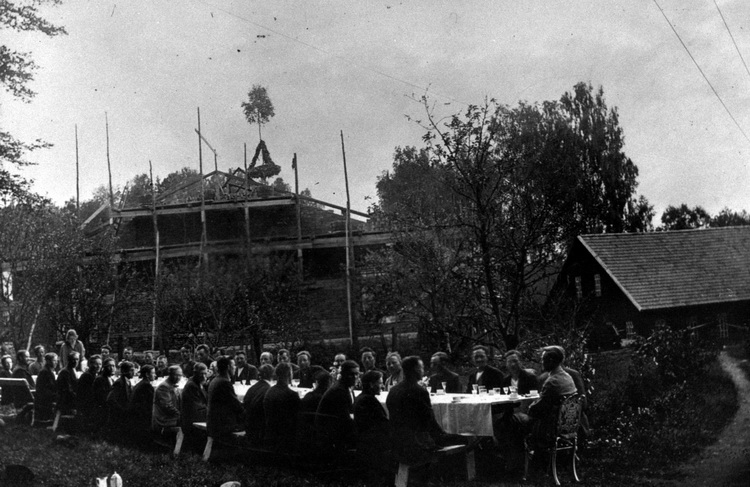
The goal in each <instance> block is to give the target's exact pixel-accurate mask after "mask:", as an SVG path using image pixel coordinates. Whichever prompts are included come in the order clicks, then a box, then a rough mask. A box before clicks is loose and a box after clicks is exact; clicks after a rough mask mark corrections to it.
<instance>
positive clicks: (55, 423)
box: [52, 409, 62, 431]
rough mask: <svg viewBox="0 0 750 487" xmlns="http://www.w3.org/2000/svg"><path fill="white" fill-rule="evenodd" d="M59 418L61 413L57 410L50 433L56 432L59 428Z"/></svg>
mask: <svg viewBox="0 0 750 487" xmlns="http://www.w3.org/2000/svg"><path fill="white" fill-rule="evenodd" d="M60 416H62V413H61V412H60V410H59V409H58V410H57V414H55V421H54V422H53V423H52V431H57V427H58V426H60Z"/></svg>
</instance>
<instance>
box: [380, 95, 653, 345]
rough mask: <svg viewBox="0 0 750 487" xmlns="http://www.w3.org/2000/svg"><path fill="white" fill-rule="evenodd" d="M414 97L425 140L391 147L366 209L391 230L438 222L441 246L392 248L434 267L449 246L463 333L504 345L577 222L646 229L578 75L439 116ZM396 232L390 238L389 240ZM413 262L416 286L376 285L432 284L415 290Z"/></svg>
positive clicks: (613, 138) (618, 147) (632, 173)
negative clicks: (534, 95) (541, 92)
mask: <svg viewBox="0 0 750 487" xmlns="http://www.w3.org/2000/svg"><path fill="white" fill-rule="evenodd" d="M425 106H426V109H427V117H426V119H425V121H424V122H423V126H424V127H425V128H426V129H427V134H426V135H425V137H424V140H425V142H426V147H425V148H424V149H422V150H417V149H414V148H407V149H397V151H396V157H395V162H394V167H393V170H392V171H390V172H388V173H384V174H383V176H381V177H380V178H379V180H378V183H377V188H378V194H379V197H380V201H379V202H378V204H377V205H375V206H374V208H373V210H374V214H375V215H376V216H377V217H378V221H380V222H383V223H384V224H385V225H386V226H388V225H390V227H391V228H392V229H393V228H397V229H401V230H404V231H407V232H408V228H409V227H411V228H416V229H417V230H416V231H417V232H419V231H422V230H423V229H426V228H432V229H440V230H441V232H442V234H443V235H444V237H443V238H440V239H438V241H439V242H440V243H439V245H440V246H441V247H442V248H443V249H444V251H443V252H433V251H432V250H431V247H432V246H428V245H424V244H423V245H417V246H411V247H409V248H411V249H413V251H412V252H410V253H406V254H403V255H402V257H404V258H405V257H408V259H409V260H411V261H413V262H414V263H413V265H411V266H409V265H406V264H405V263H403V262H402V263H400V264H399V266H400V267H401V268H403V269H407V268H413V269H418V268H420V265H427V262H432V264H430V265H433V266H437V267H438V268H439V266H441V265H445V264H447V263H448V262H449V261H448V260H444V259H443V260H440V259H436V258H435V256H441V255H442V256H445V255H453V256H454V257H453V259H454V262H452V265H451V266H450V267H449V268H451V269H461V274H462V277H461V278H460V279H461V280H462V285H460V286H457V287H455V288H453V290H454V291H455V292H461V293H464V294H465V295H466V299H459V300H444V303H450V302H456V303H462V304H461V305H462V306H466V305H467V303H469V304H470V306H471V309H472V311H471V312H470V313H466V312H465V311H460V312H459V313H453V314H455V315H456V316H458V315H461V316H465V315H467V314H468V315H469V316H472V319H471V320H470V321H471V323H470V327H471V328H472V329H473V333H474V339H476V340H478V341H486V342H488V343H492V342H497V341H503V342H505V344H506V346H508V347H514V346H515V345H516V344H517V343H518V342H519V340H520V339H521V338H522V336H523V332H524V329H525V327H526V326H527V323H528V322H529V320H531V319H532V316H533V315H535V314H536V313H538V311H539V310H538V308H539V303H540V301H541V299H543V298H540V296H539V294H543V288H544V286H545V283H546V282H548V281H549V280H550V278H551V276H552V275H553V274H554V273H555V272H556V270H557V265H558V264H559V263H560V262H561V260H562V258H563V257H564V250H565V249H566V247H567V245H568V244H569V243H570V242H571V241H572V240H573V239H574V238H575V237H576V236H577V235H579V234H580V233H583V232H603V231H608V232H613V231H623V230H625V229H628V230H646V229H648V225H649V224H650V220H651V217H652V215H653V207H652V206H651V205H649V204H648V201H647V200H646V199H645V198H644V197H640V198H636V196H635V188H636V186H637V180H636V179H637V174H638V172H637V168H636V167H635V165H634V164H633V162H632V161H631V160H630V159H629V158H627V157H626V156H625V155H624V153H623V151H622V149H623V135H622V129H621V128H620V127H619V124H618V119H617V112H616V110H614V109H613V110H609V109H608V108H607V106H606V103H605V102H604V96H603V91H602V90H601V89H600V90H599V91H598V92H597V93H593V89H592V88H591V86H590V85H585V84H579V85H576V87H575V93H574V94H566V95H564V96H563V99H562V100H561V101H559V102H544V103H537V104H528V103H519V104H518V106H516V107H507V106H503V105H499V104H497V103H496V102H495V101H494V100H490V101H488V102H486V103H485V104H484V105H483V106H470V107H469V108H468V109H467V110H466V111H465V112H464V113H462V114H458V115H455V116H453V117H451V118H450V119H448V121H447V122H442V121H439V120H438V118H437V117H434V116H433V115H432V113H431V111H430V109H429V107H427V105H426V104H425ZM413 236H414V235H413V233H412V235H411V236H410V237H413ZM407 240H408V239H404V237H399V239H398V240H397V242H396V246H395V247H394V250H395V251H397V252H398V251H399V250H400V249H401V248H406V246H402V242H404V241H407ZM459 246H460V247H459ZM459 248H461V250H460V251H458V252H456V250H458V249H459ZM420 251H421V252H424V255H417V254H419V252H420ZM429 254H431V255H432V257H431V256H430V255H429ZM455 259H458V261H455ZM419 262H421V264H419ZM424 271H425V272H420V273H418V274H414V273H412V274H410V275H409V276H408V277H409V279H411V280H413V279H414V276H415V275H416V276H419V275H421V274H424V280H423V281H421V283H422V285H420V286H415V285H411V286H403V287H399V286H390V287H388V286H386V287H384V288H383V289H386V290H387V289H403V291H401V290H400V291H399V292H402V293H403V294H404V296H408V297H409V299H410V300H411V302H412V303H416V304H419V303H420V302H421V301H420V300H421V299H422V298H424V297H425V296H430V295H437V292H438V291H439V289H437V288H434V287H433V288H432V292H427V291H425V289H424V288H425V286H437V281H435V280H432V281H431V280H430V278H429V276H428V274H429V272H428V271H427V270H424ZM396 279H398V280H403V281H405V282H406V281H408V280H409V279H407V278H406V276H400V277H399V276H396ZM440 285H441V286H443V289H445V287H444V286H445V283H441V284H440ZM409 289H413V290H419V291H415V292H414V293H410V292H409ZM415 293H418V295H415ZM469 295H471V296H469ZM371 301H373V302H378V300H377V299H376V298H373V299H372V300H371ZM438 313H439V314H441V315H442V316H450V315H451V313H446V312H445V311H444V310H443V311H441V310H436V312H435V313H433V314H434V315H435V316H434V317H432V318H431V319H435V318H437V314H438ZM534 319H536V318H534ZM464 321H466V320H464ZM462 333H465V330H464V331H462Z"/></svg>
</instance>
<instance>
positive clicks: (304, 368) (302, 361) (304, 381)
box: [294, 350, 315, 389]
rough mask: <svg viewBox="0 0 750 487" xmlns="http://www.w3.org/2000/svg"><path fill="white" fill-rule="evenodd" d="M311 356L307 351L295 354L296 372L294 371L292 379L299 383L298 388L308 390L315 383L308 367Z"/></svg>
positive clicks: (310, 368)
mask: <svg viewBox="0 0 750 487" xmlns="http://www.w3.org/2000/svg"><path fill="white" fill-rule="evenodd" d="M311 358H312V356H311V355H310V352H308V351H307V350H302V351H301V352H299V353H298V354H297V366H298V367H297V370H295V371H294V379H297V380H298V381H299V385H298V386H299V387H304V388H305V389H310V388H311V387H312V386H313V383H314V382H315V379H314V378H313V374H314V373H315V372H314V371H313V368H312V367H311V366H310V359H311Z"/></svg>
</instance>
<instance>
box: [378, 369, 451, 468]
mask: <svg viewBox="0 0 750 487" xmlns="http://www.w3.org/2000/svg"><path fill="white" fill-rule="evenodd" d="M402 367H403V370H404V380H403V381H402V382H401V383H399V384H397V385H395V386H394V387H393V389H391V390H390V391H389V392H388V398H387V399H386V405H387V406H388V413H389V416H390V422H391V427H392V432H393V445H394V454H395V456H396V458H397V459H398V461H399V462H402V463H405V464H407V465H414V464H418V463H422V462H424V461H426V460H428V459H430V458H431V457H432V455H433V453H434V452H435V451H436V450H437V449H438V445H439V444H440V443H441V442H442V441H443V437H444V436H445V433H444V432H443V429H442V428H441V427H440V425H439V424H438V423H437V421H436V420H435V414H434V413H433V411H432V403H431V402H430V393H429V392H427V389H425V388H424V387H422V386H421V385H419V381H420V380H421V378H422V376H423V375H424V364H423V363H422V360H421V359H420V358H419V357H417V356H411V357H407V358H405V359H404V361H403V362H402Z"/></svg>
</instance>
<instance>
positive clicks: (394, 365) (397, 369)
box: [384, 352, 422, 391]
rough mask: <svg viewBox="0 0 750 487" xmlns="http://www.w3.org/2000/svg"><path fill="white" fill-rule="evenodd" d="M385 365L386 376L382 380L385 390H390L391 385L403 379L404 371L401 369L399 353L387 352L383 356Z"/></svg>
mask: <svg viewBox="0 0 750 487" xmlns="http://www.w3.org/2000/svg"><path fill="white" fill-rule="evenodd" d="M385 366H386V368H387V369H388V378H387V379H386V380H385V382H384V384H385V390H386V391H390V390H391V388H393V386H395V385H396V384H398V383H399V382H401V381H402V380H404V373H403V371H402V370H401V354H399V353H398V352H388V355H386V357H385ZM421 379H422V378H421V377H420V380H421Z"/></svg>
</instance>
